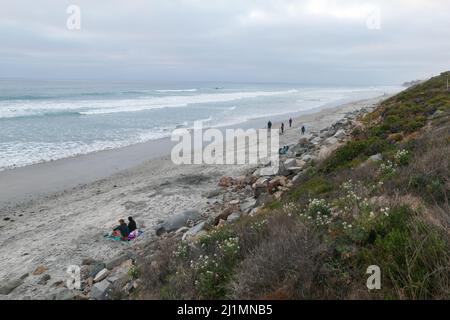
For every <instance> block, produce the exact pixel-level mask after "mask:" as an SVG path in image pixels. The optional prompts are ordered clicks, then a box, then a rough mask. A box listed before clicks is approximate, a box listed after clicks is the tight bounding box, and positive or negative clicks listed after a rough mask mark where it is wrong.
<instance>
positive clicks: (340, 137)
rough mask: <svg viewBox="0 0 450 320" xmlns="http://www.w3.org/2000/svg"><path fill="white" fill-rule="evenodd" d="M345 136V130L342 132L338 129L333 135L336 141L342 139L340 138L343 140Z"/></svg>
mask: <svg viewBox="0 0 450 320" xmlns="http://www.w3.org/2000/svg"><path fill="white" fill-rule="evenodd" d="M346 135H347V134H346V133H345V130H344V129H339V130H338V131H337V132H336V133H335V134H334V137H335V138H336V139H342V138H345V136H346Z"/></svg>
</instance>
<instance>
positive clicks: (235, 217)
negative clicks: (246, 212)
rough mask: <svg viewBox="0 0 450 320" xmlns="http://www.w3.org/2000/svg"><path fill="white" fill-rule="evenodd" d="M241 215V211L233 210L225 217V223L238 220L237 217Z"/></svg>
mask: <svg viewBox="0 0 450 320" xmlns="http://www.w3.org/2000/svg"><path fill="white" fill-rule="evenodd" d="M240 217H241V213H240V212H233V213H232V214H230V215H229V216H228V218H227V223H234V222H236V221H237V220H239V218H240Z"/></svg>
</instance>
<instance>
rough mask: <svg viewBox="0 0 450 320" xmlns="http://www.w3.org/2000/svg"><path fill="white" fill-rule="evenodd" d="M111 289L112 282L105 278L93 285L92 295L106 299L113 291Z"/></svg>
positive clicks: (97, 298)
mask: <svg viewBox="0 0 450 320" xmlns="http://www.w3.org/2000/svg"><path fill="white" fill-rule="evenodd" d="M111 289H112V283H111V282H109V281H108V280H107V279H105V280H102V281H100V282H97V283H96V284H94V285H93V286H92V289H91V293H90V296H91V298H92V299H95V300H106V299H107V298H108V296H109V294H110V293H111Z"/></svg>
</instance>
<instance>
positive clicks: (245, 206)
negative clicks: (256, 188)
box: [241, 198, 256, 213]
mask: <svg viewBox="0 0 450 320" xmlns="http://www.w3.org/2000/svg"><path fill="white" fill-rule="evenodd" d="M255 206H256V199H254V198H248V199H245V200H244V201H243V202H242V203H241V211H242V212H243V213H249V212H250V211H251V210H252V209H253V208H254V207H255Z"/></svg>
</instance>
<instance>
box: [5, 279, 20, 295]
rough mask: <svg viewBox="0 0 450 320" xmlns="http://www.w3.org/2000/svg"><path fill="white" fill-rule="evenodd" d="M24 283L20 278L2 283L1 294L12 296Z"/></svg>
mask: <svg viewBox="0 0 450 320" xmlns="http://www.w3.org/2000/svg"><path fill="white" fill-rule="evenodd" d="M22 283H23V279H21V278H18V279H14V280H11V281H8V282H5V283H2V284H1V285H0V294H4V295H8V294H10V293H11V292H12V291H13V290H14V289H15V288H17V287H18V286H20V285H21V284H22Z"/></svg>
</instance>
